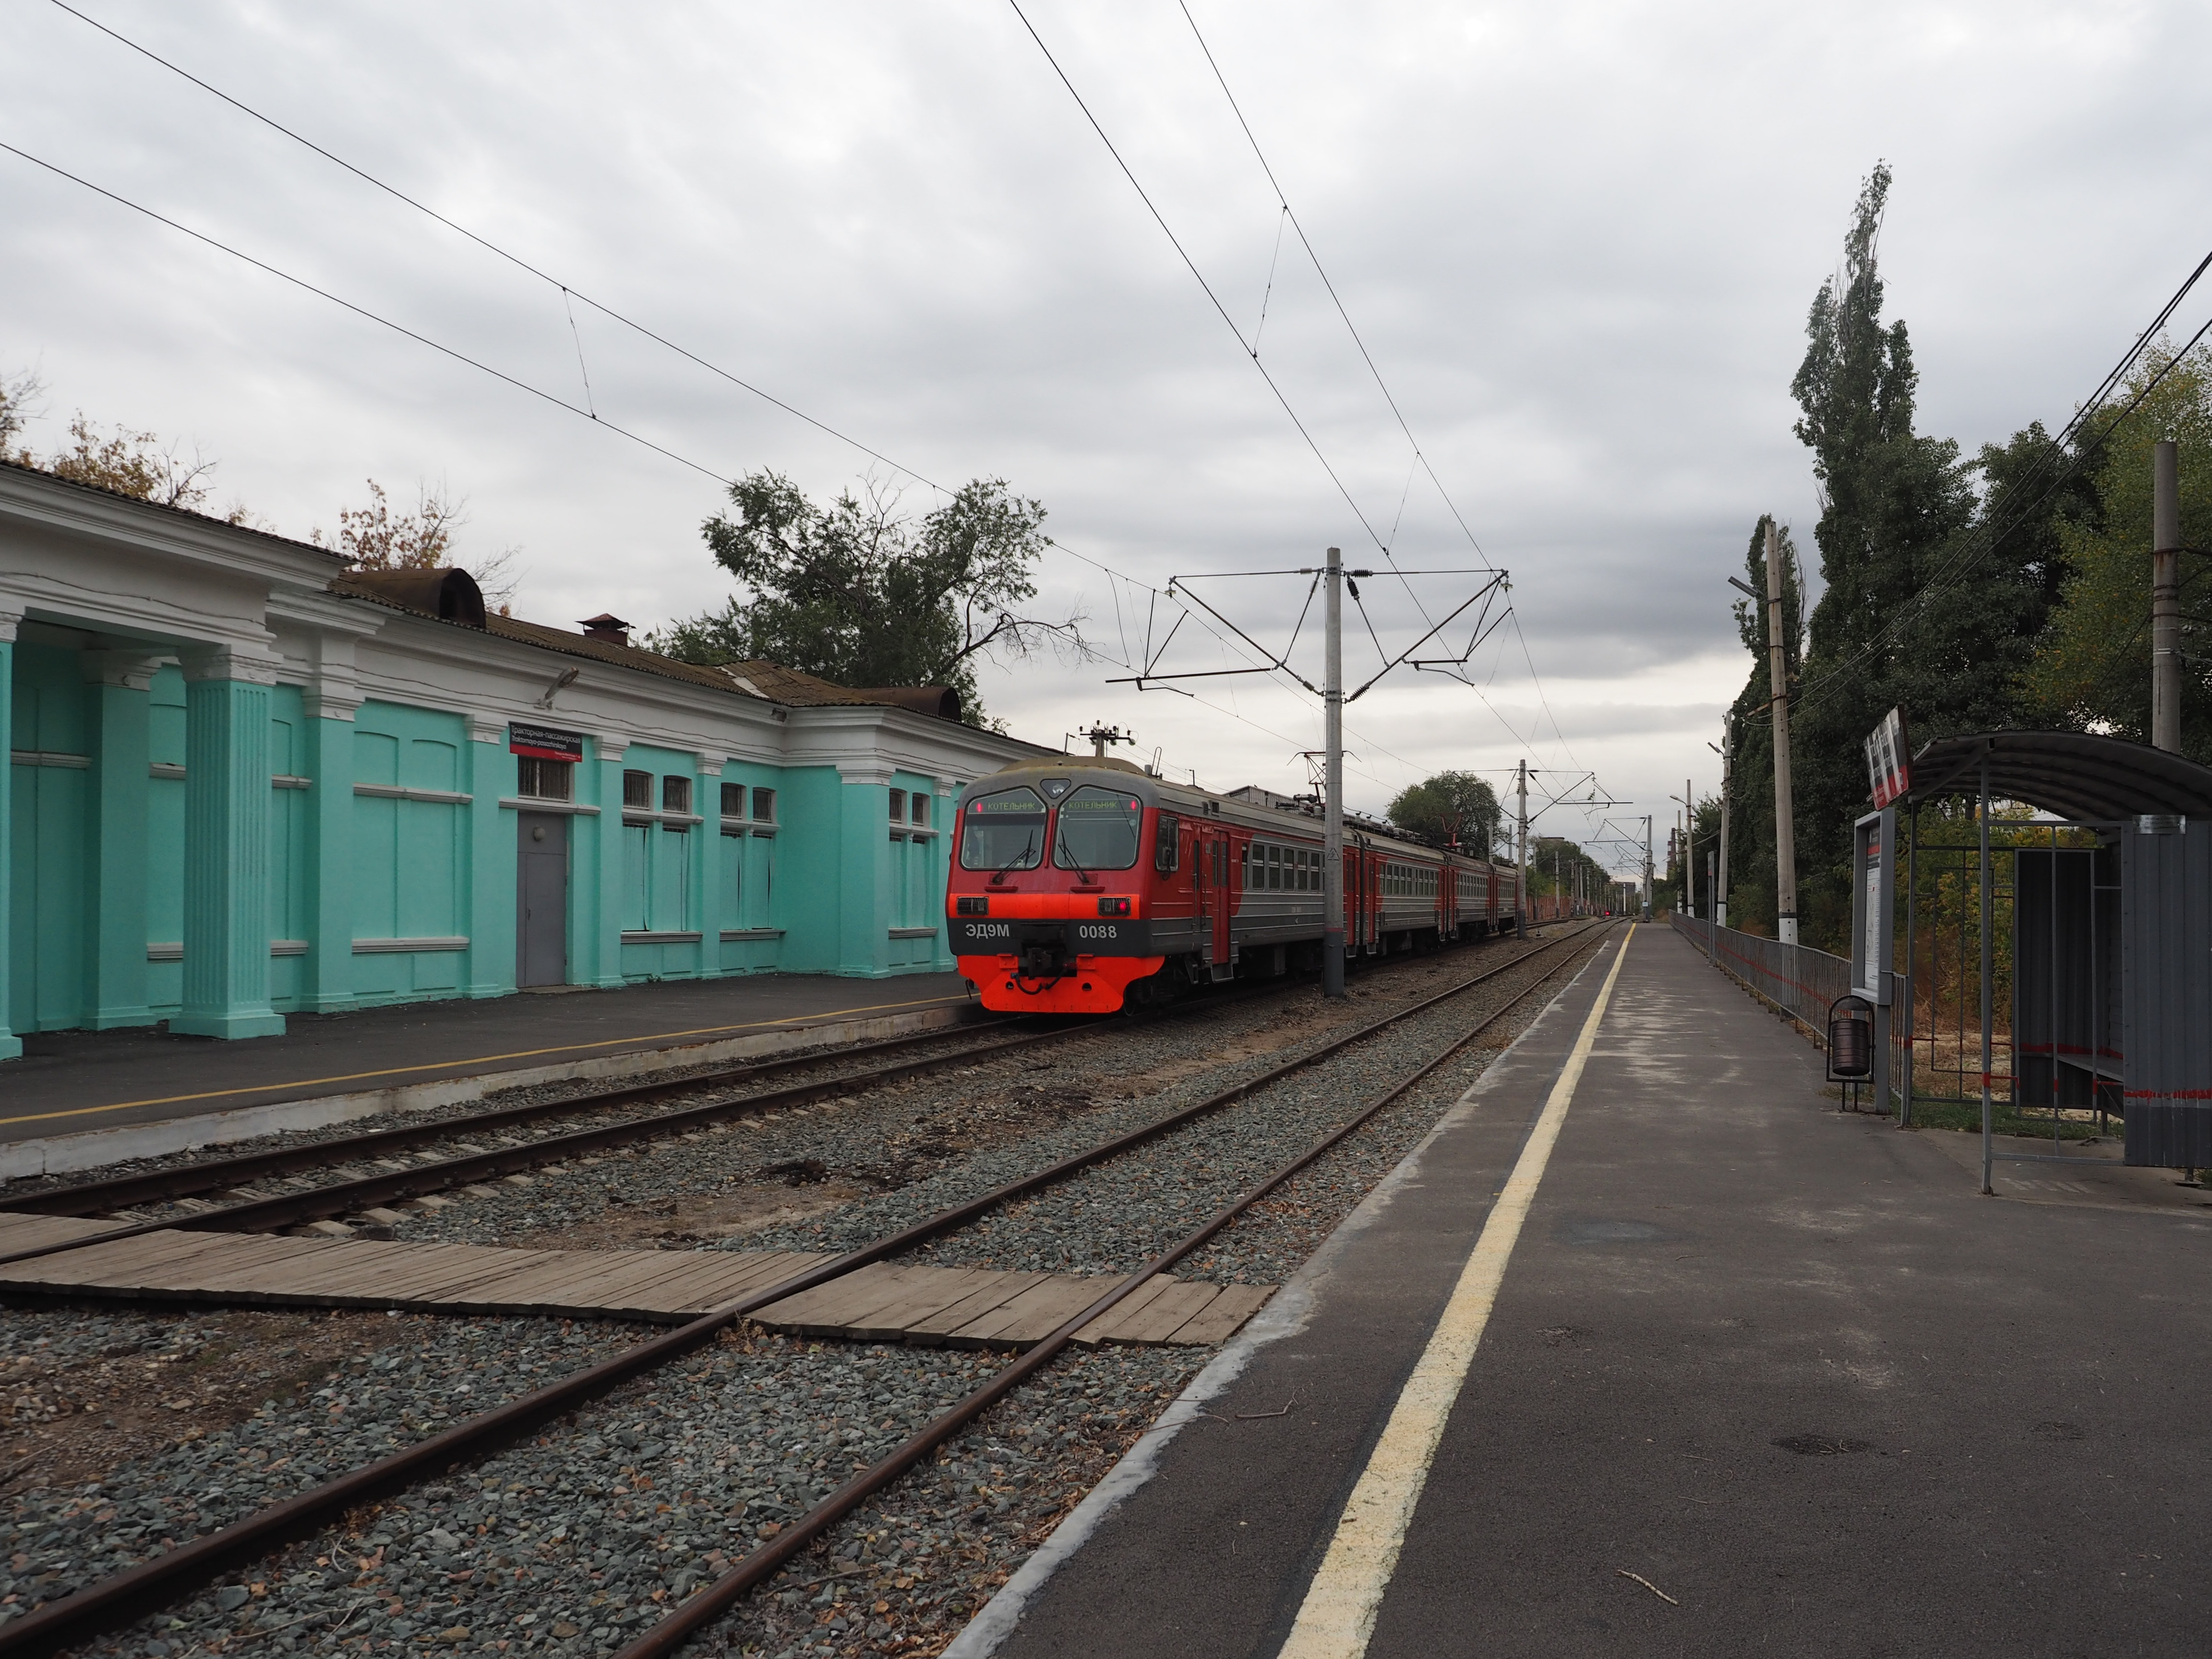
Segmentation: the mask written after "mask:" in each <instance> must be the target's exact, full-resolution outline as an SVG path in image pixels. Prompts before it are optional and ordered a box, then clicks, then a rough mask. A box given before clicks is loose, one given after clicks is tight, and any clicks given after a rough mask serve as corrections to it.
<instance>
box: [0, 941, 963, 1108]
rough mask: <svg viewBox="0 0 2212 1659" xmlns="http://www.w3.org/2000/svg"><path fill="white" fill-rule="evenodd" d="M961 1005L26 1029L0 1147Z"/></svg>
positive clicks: (742, 986)
mask: <svg viewBox="0 0 2212 1659" xmlns="http://www.w3.org/2000/svg"><path fill="white" fill-rule="evenodd" d="M969 1002H970V999H969V995H968V992H967V989H966V986H965V982H964V981H963V980H962V979H961V978H960V976H959V975H957V974H915V975H897V976H895V977H891V978H888V979H844V978H836V977H832V976H829V975H802V974H791V975H781V974H763V975H742V976H739V977H735V978H730V979H713V980H664V981H660V982H659V983H657V984H651V985H634V986H628V987H623V988H621V989H618V990H607V991H598V990H583V989H576V988H571V987H562V988H561V989H560V990H558V991H555V992H528V991H526V992H523V993H520V994H516V995H513V996H505V997H495V998H489V999H486V1000H480V1001H464V1000H455V1001H449V1002H416V1003H407V1004H402V1005H398V1006H392V1007H384V1008H370V1009H362V1010H361V1011H359V1012H353V1013H343V1014H288V1015H286V1016H285V1030H284V1034H283V1036H273V1037H253V1038H249V1039H246V1040H242V1041H237V1042H223V1041H217V1040H215V1039H212V1038H207V1037H189V1036H170V1035H169V1034H168V1033H167V1032H166V1031H164V1030H160V1029H158V1028H150V1029H137V1030H115V1031H52V1032H34V1033H32V1034H30V1035H28V1036H25V1037H24V1038H23V1055H22V1058H21V1059H20V1060H7V1061H4V1062H0V1146H4V1145H6V1144H9V1143H12V1142H21V1141H25V1140H29V1139H43V1138H48V1137H53V1136H69V1135H76V1134H82V1133H90V1132H104V1131H110V1130H114V1129H117V1128H119V1127H125V1126H130V1125H134V1124H148V1123H155V1122H161V1121H168V1120H173V1119H178V1118H188V1117H197V1116H203V1115H228V1114H235V1113H237V1112H238V1111H240V1109H261V1108H269V1107H271V1106H273V1105H277V1104H282V1103H294V1102H317V1101H322V1102H328V1101H331V1100H332V1099H333V1098H335V1097H345V1098H348V1099H350V1100H361V1101H367V1100H368V1099H370V1098H371V1097H389V1098H385V1099H381V1100H380V1103H379V1109H394V1108H403V1107H404V1106H406V1105H410V1104H422V1103H426V1100H425V1098H424V1097H426V1096H428V1094H431V1093H434V1092H435V1090H436V1085H441V1084H459V1083H461V1082H464V1081H465V1080H466V1079H478V1078H486V1077H489V1076H491V1075H492V1074H494V1073H501V1074H507V1075H509V1076H514V1077H522V1076H529V1077H533V1078H540V1079H542V1078H547V1077H551V1076H556V1075H563V1074H566V1075H578V1076H581V1075H593V1074H599V1075H618V1074H621V1073H623V1071H625V1070H636V1069H640V1068H641V1066H643V1065H645V1064H646V1063H648V1062H650V1063H662V1062H665V1063H666V1064H670V1065H681V1064H685V1063H688V1062H689V1061H690V1060H692V1059H695V1058H696V1059H711V1058H717V1057H720V1054H723V1053H726V1052H731V1051H733V1050H735V1049H737V1048H743V1047H744V1046H746V1045H745V1042H744V1040H745V1039H747V1038H749V1037H751V1038H759V1037H762V1036H770V1035H773V1034H775V1033H779V1032H787V1031H789V1030H791V1029H792V1028H793V1027H797V1026H804V1027H808V1028H814V1027H818V1026H823V1025H837V1024H848V1023H854V1022H859V1023H872V1022H884V1021H896V1022H900V1023H903V1024H911V1023H914V1018H915V1017H916V1016H927V1015H928V1014H930V1013H931V1012H936V1013H939V1014H951V1013H953V1012H957V1011H959V1010H961V1009H963V1008H964V1007H966V1006H969ZM247 1127H257V1126H251V1125H249V1126H247Z"/></svg>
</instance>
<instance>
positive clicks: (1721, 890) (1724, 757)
mask: <svg viewBox="0 0 2212 1659" xmlns="http://www.w3.org/2000/svg"><path fill="white" fill-rule="evenodd" d="M1734 784H1735V719H1734V717H1732V716H1723V718H1722V720H1721V873H1720V879H1719V880H1718V881H1717V882H1716V883H1714V884H1713V921H1715V922H1716V923H1717V925H1719V926H1720V927H1727V926H1728V896H1729V791H1730V789H1731V787H1733V786H1734Z"/></svg>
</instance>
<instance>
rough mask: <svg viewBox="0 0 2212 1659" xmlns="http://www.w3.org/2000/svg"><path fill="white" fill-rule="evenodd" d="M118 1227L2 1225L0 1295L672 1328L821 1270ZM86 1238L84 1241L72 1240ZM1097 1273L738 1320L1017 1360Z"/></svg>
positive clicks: (1186, 1330)
mask: <svg viewBox="0 0 2212 1659" xmlns="http://www.w3.org/2000/svg"><path fill="white" fill-rule="evenodd" d="M113 1227H114V1224H113V1223H111V1222H99V1221H76V1220H71V1219H69V1218H63V1217H54V1216H33V1215H15V1214H9V1213H6V1212H0V1255H9V1254H10V1253H12V1252H14V1251H16V1250H23V1249H39V1248H42V1247H44V1246H46V1245H51V1244H71V1245H72V1247H71V1248H69V1249H59V1250H57V1251H55V1252H54V1253H53V1254H52V1255H40V1256H33V1257H30V1258H29V1259H27V1260H26V1261H14V1262H6V1263H0V1291H17V1292H29V1293H33V1294H43V1295H48V1296H54V1295H77V1296H106V1297H128V1298H131V1299H132V1300H142V1301H161V1302H177V1301H181V1302H211V1303H220V1304H226V1305H233V1306H237V1305H246V1306H272V1307H308V1308H377V1309H384V1308H397V1309H404V1310H409V1311H411V1312H421V1313H448V1314H530V1315H544V1316H556V1317H563V1318H590V1319H637V1320H648V1321H652V1322H657V1323H661V1324H680V1323H682V1322H684V1321H685V1320H689V1319H692V1318H696V1316H698V1315H700V1314H702V1313H704V1312H706V1311H708V1310H710V1309H713V1308H717V1307H722V1306H726V1304H729V1303H731V1302H734V1301H736V1300H737V1299H738V1297H743V1296H745V1295H749V1294H750V1293H752V1292H754V1291H759V1290H763V1289H765V1288H767V1287H769V1286H770V1285H775V1284H778V1283H780V1282H781V1281H783V1280H785V1279H790V1278H792V1277H793V1276H794V1275H796V1274H798V1273H802V1272H804V1271H805V1270H806V1269H807V1268H809V1267H814V1266H815V1265H817V1263H819V1262H823V1261H828V1260H829V1257H828V1256H826V1255H812V1254H808V1253H806V1252H803V1251H787V1250H541V1249H499V1248H494V1247H492V1246H489V1245H482V1244H411V1243H398V1242H395V1241H392V1240H379V1239H331V1238H289V1237H276V1236H274V1235H271V1234H266V1233H216V1232H185V1231H172V1230H169V1229H163V1230H161V1231H156V1232H150V1233H141V1234H138V1235H137V1236H136V1237H131V1238H120V1239H115V1240H112V1242H106V1243H103V1242H102V1239H101V1235H103V1234H105V1233H108V1232H111V1231H113ZM80 1238H82V1239H83V1240H84V1241H85V1242H84V1243H81V1244H72V1241H74V1240H76V1239H80ZM1114 1284H1115V1280H1114V1279H1112V1278H1110V1277H1096V1278H1092V1277H1076V1276H1073V1275H1070V1274H1056V1273H1008V1272H1001V1271H999V1270H997V1269H994V1268H988V1267H919V1266H914V1265H910V1264H900V1263H893V1262H877V1263H875V1264H873V1265H872V1266H869V1267H862V1268H860V1269H859V1270H857V1271H856V1272H854V1273H847V1274H845V1275H843V1276H842V1278H839V1279H833V1280H831V1281H830V1282H829V1284H826V1285H817V1286H816V1287H815V1288H814V1289H812V1290H811V1291H800V1292H799V1294H798V1295H796V1296H790V1297H785V1298H784V1299H783V1300H782V1301H781V1302H777V1303H775V1304H771V1305H770V1306H769V1307H766V1308H763V1309H762V1310H759V1311H758V1312H757V1313H756V1314H754V1315H753V1316H752V1317H753V1319H754V1321H755V1322H757V1323H758V1324H760V1325H762V1326H763V1327H765V1328H768V1329H769V1330H774V1331H781V1332H786V1333H788V1334H792V1335H795V1336H813V1337H824V1338H834V1339H838V1340H847V1341H862V1342H901V1341H903V1342H913V1343H920V1344H923V1345H926V1346H951V1347H974V1348H984V1347H1012V1348H1021V1347H1027V1346H1030V1344H1032V1343H1035V1342H1037V1341H1039V1340H1042V1339H1043V1338H1044V1337H1046V1336H1048V1335H1050V1334H1052V1333H1053V1332H1054V1331H1055V1330H1057V1329H1059V1328H1060V1326H1062V1325H1064V1324H1066V1322H1067V1321H1069V1320H1070V1319H1072V1318H1073V1317H1074V1316H1076V1315H1078V1314H1079V1313H1081V1312H1082V1311H1083V1310H1085V1308H1087V1307H1089V1306H1090V1305H1091V1304H1092V1303H1093V1302H1096V1301H1097V1299H1098V1298H1099V1297H1102V1296H1103V1295H1104V1294H1105V1293H1106V1292H1107V1291H1109V1289H1111V1288H1112V1287H1113V1285H1114ZM1271 1295H1273V1286H1272V1285H1203V1284H1197V1283H1192V1282H1186V1281H1182V1280H1178V1279H1173V1278H1170V1277H1166V1276H1162V1277H1159V1278H1156V1279H1152V1280H1151V1281H1150V1282H1149V1283H1147V1284H1145V1285H1141V1286H1139V1288H1138V1289H1137V1290H1136V1291H1133V1292H1132V1293H1131V1294H1130V1295H1129V1296H1127V1297H1124V1298H1123V1299H1122V1301H1121V1303H1120V1304H1117V1305H1116V1306H1115V1307H1114V1308H1113V1309H1112V1310H1109V1312H1108V1313H1107V1314H1106V1315H1104V1316H1103V1317H1101V1318H1098V1319H1095V1320H1093V1321H1091V1323H1090V1324H1089V1325H1088V1326H1086V1327H1085V1328H1084V1329H1083V1331H1082V1332H1081V1333H1080V1334H1079V1335H1078V1337H1077V1338H1076V1340H1078V1341H1079V1342H1083V1343H1086V1344H1093V1343H1097V1342H1144V1343H1157V1342H1175V1343H1214V1342H1220V1341H1224V1340H1226V1339H1227V1338H1228V1337H1229V1336H1231V1334H1234V1333H1235V1331H1236V1330H1237V1327H1238V1326H1240V1325H1242V1324H1243V1322H1245V1320H1247V1319H1249V1318H1250V1317H1251V1316H1252V1315H1253V1314H1254V1313H1255V1312H1257V1311H1258V1310H1259V1309H1260V1307H1261V1304H1264V1303H1265V1302H1266V1301H1267V1297H1269V1296H1271Z"/></svg>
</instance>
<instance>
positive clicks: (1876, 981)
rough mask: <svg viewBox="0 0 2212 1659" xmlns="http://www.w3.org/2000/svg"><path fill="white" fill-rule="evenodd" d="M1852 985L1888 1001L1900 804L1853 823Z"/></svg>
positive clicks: (1883, 1003) (1874, 998)
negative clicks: (1897, 807) (1898, 806)
mask: <svg viewBox="0 0 2212 1659" xmlns="http://www.w3.org/2000/svg"><path fill="white" fill-rule="evenodd" d="M1851 842H1852V847H1851V989H1852V990H1853V991H1854V992H1855V993H1857V994H1858V995H1860V996H1863V997H1864V998H1866V1000H1868V1001H1869V1002H1872V1003H1875V1004H1876V1005H1877V1006H1881V1007H1887V1006H1889V995H1890V981H1891V980H1892V979H1893V977H1894V975H1893V972H1892V971H1891V969H1890V956H1891V943H1892V941H1893V939H1894V938H1895V926H1896V917H1897V809H1896V808H1895V807H1893V806H1886V807H1884V808H1883V809H1882V810H1881V811H1879V812H1869V813H1868V814H1867V815H1866V817H1863V818H1861V819H1860V820H1859V821H1858V823H1857V824H1855V825H1854V826H1853V827H1852V836H1851Z"/></svg>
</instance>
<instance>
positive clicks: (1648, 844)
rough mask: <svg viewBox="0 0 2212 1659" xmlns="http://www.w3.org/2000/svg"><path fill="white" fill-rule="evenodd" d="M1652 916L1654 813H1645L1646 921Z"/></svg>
mask: <svg viewBox="0 0 2212 1659" xmlns="http://www.w3.org/2000/svg"><path fill="white" fill-rule="evenodd" d="M1650 918H1652V814H1648V811H1646V814H1644V921H1646V922H1648V921H1650Z"/></svg>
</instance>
